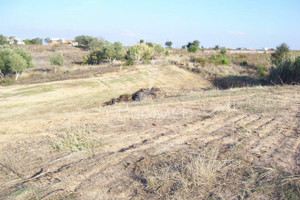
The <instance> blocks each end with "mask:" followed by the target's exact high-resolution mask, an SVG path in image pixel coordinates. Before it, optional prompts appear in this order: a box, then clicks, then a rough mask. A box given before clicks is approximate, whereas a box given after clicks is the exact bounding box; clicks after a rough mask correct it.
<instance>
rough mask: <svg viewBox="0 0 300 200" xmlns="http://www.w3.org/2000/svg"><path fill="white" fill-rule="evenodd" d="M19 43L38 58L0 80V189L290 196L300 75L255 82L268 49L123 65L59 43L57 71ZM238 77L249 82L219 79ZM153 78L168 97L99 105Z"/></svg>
mask: <svg viewBox="0 0 300 200" xmlns="http://www.w3.org/2000/svg"><path fill="white" fill-rule="evenodd" d="M28 48H29V50H30V51H31V52H32V54H33V55H34V61H35V63H36V65H37V67H36V68H32V69H30V70H29V71H27V72H25V73H23V74H22V75H21V76H20V80H19V81H18V82H15V83H13V84H12V85H10V86H5V87H4V86H0V113H1V114H0V127H1V129H0V199H7V200H8V199H9V200H10V199H49V200H50V199H87V200H88V199H299V197H300V137H299V133H300V86H299V85H294V86H286V85H283V86H278V85H277V86H274V85H273V86H272V85H268V86H262V85H263V84H261V83H262V82H260V80H259V77H258V76H257V69H256V68H257V66H258V65H259V63H264V64H265V60H266V58H267V57H268V55H269V54H270V52H268V53H264V52H263V51H262V52H259V51H258V52H247V51H246V52H240V51H232V52H228V54H227V56H228V58H232V56H235V57H236V61H232V62H231V61H230V65H229V66H225V65H214V64H212V63H207V64H205V65H204V66H202V65H201V63H200V64H199V63H192V62H190V56H191V55H193V54H188V53H185V54H184V55H183V56H180V54H182V52H181V51H179V50H173V51H170V52H171V56H170V57H162V58H160V59H159V60H156V61H153V62H152V63H151V64H148V65H135V66H131V67H124V66H122V65H121V64H119V63H117V64H115V65H113V66H110V65H99V66H85V65H79V64H78V63H79V62H80V60H81V57H82V56H83V55H84V54H85V53H86V52H85V51H83V50H80V49H76V48H70V47H65V48H64V49H58V50H61V51H63V52H64V55H65V65H64V66H63V67H61V68H59V69H58V72H57V73H54V72H53V67H52V66H50V65H49V63H48V62H47V57H48V55H49V54H50V53H51V51H52V50H51V48H49V49H47V48H48V47H38V48H40V49H38V48H36V49H33V47H28ZM30 48H31V49H30ZM54 50H55V51H58V50H57V49H54ZM49 52H50V53H49ZM214 53H216V52H214V51H213V50H211V51H205V52H199V53H197V54H195V55H194V56H202V57H206V58H209V57H210V56H211V55H212V54H214ZM241 55H242V56H241ZM245 55H246V56H247V62H248V64H249V65H248V66H241V65H239V63H240V62H241V61H242V60H244V59H246V58H245ZM239 59H240V60H239ZM265 65H267V64H265ZM246 76H247V77H249V78H251V80H255V81H254V82H251V84H249V85H251V86H252V87H242V88H238V87H239V86H248V82H246V83H244V82H243V83H241V84H239V83H236V82H230V84H228V81H227V82H226V80H228V79H227V78H228V77H246ZM222 78H223V79H222ZM215 80H225V82H226V83H224V82H222V83H221V82H218V84H219V85H218V84H216V82H215ZM230 80H232V79H230ZM234 80H236V79H234ZM252 83H253V84H252ZM256 83H257V84H256ZM220 84H221V85H220ZM224 85H230V86H231V87H237V88H230V89H227V90H222V89H220V88H222V87H223V86H224ZM217 86H222V87H219V88H218V87H217ZM151 87H157V88H160V89H162V90H163V91H164V92H165V94H166V97H164V98H157V99H146V100H145V101H140V102H125V103H117V104H115V105H112V106H106V107H103V106H102V105H103V103H104V102H106V101H109V100H110V99H111V98H116V97H119V96H120V95H122V94H132V93H134V92H136V91H137V90H139V89H141V88H151ZM224 87H225V86H224ZM225 88H226V87H225Z"/></svg>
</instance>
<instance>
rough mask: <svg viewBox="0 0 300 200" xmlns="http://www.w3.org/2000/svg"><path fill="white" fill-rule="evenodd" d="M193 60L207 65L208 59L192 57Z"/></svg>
mask: <svg viewBox="0 0 300 200" xmlns="http://www.w3.org/2000/svg"><path fill="white" fill-rule="evenodd" d="M191 62H195V63H200V65H201V66H205V65H206V63H207V62H208V60H207V59H206V58H202V57H191Z"/></svg>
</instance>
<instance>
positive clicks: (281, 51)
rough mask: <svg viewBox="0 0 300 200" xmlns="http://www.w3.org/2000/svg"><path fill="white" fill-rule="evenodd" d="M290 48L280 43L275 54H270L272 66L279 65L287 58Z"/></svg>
mask: <svg viewBox="0 0 300 200" xmlns="http://www.w3.org/2000/svg"><path fill="white" fill-rule="evenodd" d="M289 52H290V48H289V46H288V45H287V44H285V43H282V44H281V45H280V46H277V47H276V52H274V53H272V54H271V61H272V63H273V64H274V65H278V64H280V63H281V62H282V61H283V60H285V59H287V58H288V57H289Z"/></svg>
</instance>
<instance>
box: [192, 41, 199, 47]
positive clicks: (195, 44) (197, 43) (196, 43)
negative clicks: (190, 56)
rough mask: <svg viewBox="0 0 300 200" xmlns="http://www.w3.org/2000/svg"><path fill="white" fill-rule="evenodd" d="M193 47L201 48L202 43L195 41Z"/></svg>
mask: <svg viewBox="0 0 300 200" xmlns="http://www.w3.org/2000/svg"><path fill="white" fill-rule="evenodd" d="M193 45H194V46H196V47H197V48H199V45H200V42H199V40H194V42H193Z"/></svg>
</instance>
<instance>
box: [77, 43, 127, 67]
mask: <svg viewBox="0 0 300 200" xmlns="http://www.w3.org/2000/svg"><path fill="white" fill-rule="evenodd" d="M124 54H125V51H124V47H123V45H122V43H120V42H114V43H113V44H111V43H109V42H105V44H103V46H102V47H101V48H97V49H94V50H92V51H91V52H90V53H89V54H87V55H86V56H85V57H84V58H83V63H85V64H89V65H95V64H100V63H102V62H105V61H109V62H110V63H111V62H112V61H113V60H122V59H123V58H124Z"/></svg>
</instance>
